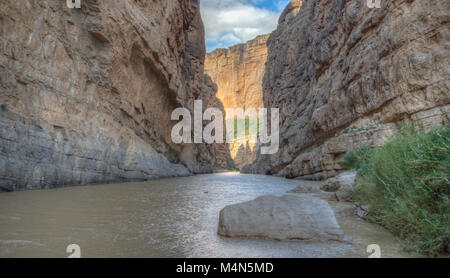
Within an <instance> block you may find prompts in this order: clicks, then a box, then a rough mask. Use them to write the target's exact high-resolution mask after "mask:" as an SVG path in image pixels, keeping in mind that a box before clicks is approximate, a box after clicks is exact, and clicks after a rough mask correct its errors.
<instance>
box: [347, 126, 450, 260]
mask: <svg viewBox="0 0 450 278" xmlns="http://www.w3.org/2000/svg"><path fill="white" fill-rule="evenodd" d="M344 166H345V167H347V168H353V169H356V170H358V176H359V177H358V181H357V184H356V185H355V188H356V190H355V198H356V199H357V200H358V201H360V202H361V203H363V204H367V205H369V206H370V207H371V210H370V212H369V214H368V216H367V220H369V221H373V222H375V223H378V224H381V225H383V226H384V227H386V228H387V229H388V230H390V231H391V232H392V233H394V234H395V235H397V236H398V237H399V238H401V239H402V240H403V241H404V243H405V246H406V249H407V250H409V251H415V252H420V253H425V254H427V255H430V256H436V255H438V254H442V253H447V254H448V253H449V251H450V250H449V249H450V247H449V241H450V227H449V226H450V225H449V223H450V222H449V218H450V215H449V214H450V200H449V195H450V125H448V124H447V125H446V126H444V127H439V128H435V129H434V130H432V131H431V132H428V133H425V132H424V131H423V129H422V128H420V127H419V126H418V124H417V123H407V124H403V125H402V126H400V127H399V132H398V134H397V135H396V136H395V137H393V138H392V139H390V140H389V141H388V142H387V143H386V144H385V145H384V146H383V147H381V148H378V149H369V148H362V149H360V150H358V151H354V152H350V153H348V154H347V155H346V157H345V160H344Z"/></svg>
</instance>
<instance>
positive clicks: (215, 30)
mask: <svg viewBox="0 0 450 278" xmlns="http://www.w3.org/2000/svg"><path fill="white" fill-rule="evenodd" d="M289 2H290V0H201V1H200V3H201V12H202V18H203V22H204V24H205V29H206V49H207V51H208V52H211V51H213V50H214V49H216V48H227V47H229V46H232V45H235V44H239V43H244V42H246V41H248V40H251V39H254V38H255V37H256V36H258V35H262V34H268V33H270V32H272V31H273V30H275V28H276V27H277V23H278V18H279V16H280V14H281V12H282V11H283V9H284V8H285V7H286V6H287V4H288V3H289Z"/></svg>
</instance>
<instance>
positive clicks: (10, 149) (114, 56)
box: [0, 0, 220, 190]
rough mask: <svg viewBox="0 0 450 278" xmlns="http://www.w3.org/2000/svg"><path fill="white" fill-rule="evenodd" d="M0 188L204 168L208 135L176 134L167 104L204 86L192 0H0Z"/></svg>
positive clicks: (209, 150)
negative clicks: (185, 140)
mask: <svg viewBox="0 0 450 278" xmlns="http://www.w3.org/2000/svg"><path fill="white" fill-rule="evenodd" d="M0 47H1V48H0V105H1V107H0V108H1V109H0V188H1V189H3V190H17V189H33V188H49V187H55V186H63V185H75V184H91V183H105V182H115V181H130V180H146V179H153V178H159V177H167V176H182V175H189V174H191V173H198V172H210V171H212V170H214V167H215V165H217V164H220V163H217V161H216V158H215V157H216V155H215V154H214V152H215V149H214V146H205V145H201V144H199V145H175V144H173V143H172V140H171V128H172V126H173V125H174V124H176V122H174V121H171V119H170V116H171V113H172V111H173V110H174V109H175V108H178V107H187V108H192V106H193V101H194V99H201V98H202V97H203V96H202V91H203V88H204V83H203V78H204V76H203V75H204V74H203V64H204V55H205V47H204V28H203V23H202V21H201V17H200V13H199V1H192V0H169V1H167V0H153V1H137V0H124V1H106V0H84V1H82V7H81V9H69V8H68V7H67V6H66V1H60V0H48V1H38V0H25V1H15V0H5V1H2V3H1V4H0Z"/></svg>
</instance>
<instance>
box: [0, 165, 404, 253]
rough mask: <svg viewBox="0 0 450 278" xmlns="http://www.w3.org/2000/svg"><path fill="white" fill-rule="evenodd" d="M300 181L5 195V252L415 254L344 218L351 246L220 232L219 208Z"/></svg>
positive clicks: (231, 179)
mask: <svg viewBox="0 0 450 278" xmlns="http://www.w3.org/2000/svg"><path fill="white" fill-rule="evenodd" d="M299 182H301V181H298V180H287V179H282V178H277V177H271V176H258V175H241V174H234V173H224V174H210V175H198V176H192V177H183V178H170V179H162V180H155V181H148V182H137V183H125V184H108V185H96V186H77V187H67V188H59V189H50V190H36V191H22V192H12V193H3V194H0V211H1V214H0V257H67V256H68V255H69V254H68V253H66V247H67V246H68V245H69V244H77V245H79V246H80V249H81V256H82V257H119V258H120V257H148V258H152V257H163V258H166V257H169V258H170V257H225V258H226V257H368V256H369V255H370V254H368V253H367V252H366V247H367V245H368V244H378V245H380V248H381V252H382V256H383V257H405V256H411V255H410V254H405V253H403V252H402V251H401V248H400V246H399V244H398V243H397V242H396V240H395V239H394V238H393V236H392V235H390V234H389V233H388V232H386V231H385V230H384V229H382V228H381V227H379V226H376V225H373V224H369V223H366V222H364V221H360V220H357V219H356V218H354V217H346V218H341V219H339V222H340V224H341V227H342V228H343V230H344V231H345V233H346V235H347V238H348V240H349V243H340V242H326V243H308V242H278V241H265V240H260V239H243V238H238V239H236V238H235V239H231V238H223V237H220V236H218V235H217V225H218V215H219V211H220V210H221V209H222V208H223V207H225V206H226V205H230V204H234V203H238V202H243V201H247V200H252V199H254V198H256V197H258V196H261V195H266V194H273V195H282V194H284V193H285V192H287V191H289V190H291V189H293V188H295V187H296V186H297V185H298V184H299Z"/></svg>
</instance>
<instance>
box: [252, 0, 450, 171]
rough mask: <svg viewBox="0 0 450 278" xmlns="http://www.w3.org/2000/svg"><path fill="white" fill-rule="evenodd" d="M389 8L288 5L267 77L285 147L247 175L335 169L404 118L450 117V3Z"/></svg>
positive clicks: (399, 1) (266, 93) (317, 2)
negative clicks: (297, 6) (344, 159)
mask: <svg viewBox="0 0 450 278" xmlns="http://www.w3.org/2000/svg"><path fill="white" fill-rule="evenodd" d="M295 2H296V3H298V2H301V1H295ZM296 3H294V1H293V4H296ZM381 6H382V7H381V9H370V8H368V7H367V5H366V1H342V0H331V1H329V0H308V1H303V5H302V7H301V9H300V11H299V12H298V13H297V14H296V12H295V8H293V6H289V7H287V8H286V10H285V12H284V13H283V15H282V17H281V18H280V22H279V26H278V28H277V30H276V31H275V32H273V33H272V34H271V36H270V38H269V40H268V53H269V54H268V58H267V66H266V72H265V77H264V82H263V98H264V104H265V106H266V107H268V108H270V107H274V108H280V112H281V115H280V117H281V119H280V121H281V123H280V135H281V138H280V142H281V145H280V151H279V153H278V154H277V155H271V156H260V157H259V158H258V160H257V162H256V163H255V164H254V165H252V166H251V167H246V169H245V171H246V172H259V173H271V174H277V175H280V176H286V177H291V178H294V177H304V178H311V179H323V178H327V177H330V176H335V175H336V174H338V173H339V172H341V171H342V166H341V164H340V162H341V161H342V158H343V156H344V154H345V153H346V152H347V151H349V150H351V149H355V148H358V147H360V146H364V145H368V146H371V147H376V146H380V145H382V144H383V143H384V142H385V140H386V138H388V137H389V135H390V134H392V133H393V132H394V130H395V127H396V123H398V122H400V121H403V120H404V119H420V120H423V121H424V123H425V126H427V127H430V126H433V125H437V124H442V123H445V122H446V121H448V118H449V111H450V106H449V103H450V93H449V87H450V78H449V77H450V70H449V66H448V65H449V64H450V42H449V38H450V33H449V20H450V2H448V1H439V0H430V1H419V0H415V1H414V0H411V1H403V0H390V1H381Z"/></svg>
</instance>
